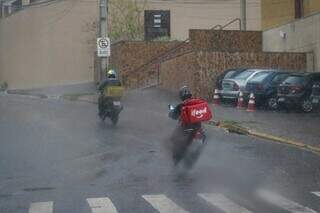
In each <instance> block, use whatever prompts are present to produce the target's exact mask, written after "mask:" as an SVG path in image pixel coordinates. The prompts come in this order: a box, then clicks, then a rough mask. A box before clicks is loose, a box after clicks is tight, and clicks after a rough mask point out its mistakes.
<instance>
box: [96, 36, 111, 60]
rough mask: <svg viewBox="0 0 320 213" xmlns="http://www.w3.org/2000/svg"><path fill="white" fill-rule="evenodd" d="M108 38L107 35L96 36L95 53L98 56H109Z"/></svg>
mask: <svg viewBox="0 0 320 213" xmlns="http://www.w3.org/2000/svg"><path fill="white" fill-rule="evenodd" d="M110 44H111V43H110V39H109V38H108V37H105V38H97V53H98V57H109V56H110V54H111V50H110Z"/></svg>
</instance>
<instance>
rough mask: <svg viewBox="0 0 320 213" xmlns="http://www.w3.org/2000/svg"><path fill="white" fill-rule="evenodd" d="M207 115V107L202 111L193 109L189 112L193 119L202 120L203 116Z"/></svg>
mask: <svg viewBox="0 0 320 213" xmlns="http://www.w3.org/2000/svg"><path fill="white" fill-rule="evenodd" d="M206 113H207V107H205V108H203V109H198V110H196V109H194V110H192V111H191V115H192V116H193V117H197V118H202V117H203V115H204V114H206Z"/></svg>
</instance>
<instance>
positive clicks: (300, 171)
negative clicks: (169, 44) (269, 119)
mask: <svg viewBox="0 0 320 213" xmlns="http://www.w3.org/2000/svg"><path fill="white" fill-rule="evenodd" d="M168 103H176V100H175V99H174V98H172V97H171V96H170V95H168V94H166V93H164V92H160V91H157V90H155V89H151V90H143V91H135V92H130V93H129V94H127V96H126V97H125V98H124V104H125V110H124V111H123V113H122V114H121V118H120V122H119V125H118V126H117V127H113V126H112V125H111V124H110V122H109V121H106V122H105V123H102V122H100V121H99V119H98V118H97V115H96V114H97V106H96V105H94V104H90V103H82V102H70V101H62V100H50V99H43V100H41V99H32V98H25V97H19V96H15V95H10V96H3V95H0V213H9V212H10V213H11V212H12V213H26V212H28V211H29V208H30V205H31V204H32V203H37V202H48V201H50V202H53V212H55V213H62V212H63V213H88V212H94V209H91V208H90V206H89V204H88V202H87V201H86V199H87V198H99V197H108V198H109V199H110V200H111V201H112V203H113V205H114V206H115V208H116V209H117V211H118V212H130V213H135V212H159V211H157V210H156V208H154V207H153V205H152V203H149V202H147V200H146V199H144V198H143V197H142V196H143V195H161V196H165V197H166V198H168V199H170V200H171V201H172V202H174V204H175V205H177V206H179V207H180V208H183V209H185V212H187V211H188V212H199V213H206V212H217V213H220V212H230V213H237V212H238V213H240V212H263V213H264V212H265V213H270V212H276V213H278V212H312V211H311V209H313V210H314V212H320V197H319V196H316V195H315V194H312V193H311V192H318V191H320V156H317V155H315V154H313V153H310V152H306V151H303V150H299V149H296V148H293V147H289V146H284V145H281V144H276V143H270V142H267V141H263V140H260V139H256V138H250V137H247V136H241V135H233V134H228V133H225V132H224V131H223V130H220V129H217V128H215V127H210V126H206V130H207V135H208V145H207V147H206V149H205V151H204V153H203V155H202V156H201V158H200V160H199V162H198V163H197V165H196V167H195V168H194V169H193V170H192V171H191V172H190V173H189V174H188V175H186V176H182V177H180V176H178V175H177V173H176V171H175V170H174V168H173V166H172V164H171V161H170V158H169V156H168V152H167V150H166V148H165V144H166V143H167V141H168V137H169V136H170V133H172V131H173V128H174V127H175V125H176V122H175V121H172V120H170V119H168V118H167V117H166V110H167V104H168ZM265 191H268V192H272V193H271V194H269V195H268V196H262V195H261V194H263V193H262V192H265ZM199 193H216V194H219V195H223V196H224V197H225V198H227V199H229V201H232V202H234V203H236V204H237V208H232V207H230V205H229V207H228V205H225V204H226V203H225V202H221V200H220V204H219V202H218V201H217V199H215V200H214V199H213V201H216V202H218V203H215V205H212V204H210V203H208V202H207V201H205V200H204V199H203V198H201V196H199V195H198V194H199ZM278 195H280V196H282V197H284V198H286V199H287V200H288V201H290V202H289V204H290V205H291V206H290V205H289V204H288V205H289V207H288V205H287V204H286V203H285V202H284V203H283V202H282V204H281V202H279V203H280V204H281V205H282V206H281V205H280V206H277V203H272V202H270V199H269V198H270V197H272V198H275V199H271V200H276V201H273V202H277V201H279V200H281V199H279V197H277V196H278ZM266 197H268V198H266ZM268 199H269V201H268ZM218 200H219V199H218ZM292 202H294V203H292ZM279 203H278V204H279ZM153 204H154V203H153ZM158 204H159V205H160V204H161V205H163V206H165V205H164V204H163V202H160V201H159V202H158ZM295 204H297V205H298V206H297V205H296V206H295ZM221 205H222V207H221ZM223 205H225V206H224V207H223ZM163 206H162V207H161V206H160V209H161V208H162V210H163V209H164V207H163ZM226 206H227V207H226ZM299 206H300V207H301V206H307V207H308V208H302V207H301V208H302V210H301V209H299ZM169 207H170V206H169ZM240 207H241V208H245V209H247V211H244V210H243V209H241V208H240ZM223 208H225V209H224V211H223ZM285 209H287V210H285ZM309 209H310V211H309ZM30 211H31V210H30ZM44 212H46V213H49V212H50V211H44ZM106 212H107V211H106ZM166 212H178V211H177V210H168V209H167V210H166ZM181 212H182V211H181ZM31 213H33V212H31ZM37 213H40V211H39V212H37ZM41 213H42V212H41Z"/></svg>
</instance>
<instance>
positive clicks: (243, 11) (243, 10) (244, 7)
mask: <svg viewBox="0 0 320 213" xmlns="http://www.w3.org/2000/svg"><path fill="white" fill-rule="evenodd" d="M240 16H241V30H244V31H246V30H247V3H246V0H240Z"/></svg>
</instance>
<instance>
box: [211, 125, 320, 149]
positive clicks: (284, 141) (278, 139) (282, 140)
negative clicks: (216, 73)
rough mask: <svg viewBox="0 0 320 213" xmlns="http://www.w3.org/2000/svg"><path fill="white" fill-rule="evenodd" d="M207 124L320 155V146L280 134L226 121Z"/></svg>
mask: <svg viewBox="0 0 320 213" xmlns="http://www.w3.org/2000/svg"><path fill="white" fill-rule="evenodd" d="M207 124H209V125H213V126H217V127H219V128H221V129H225V130H226V131H228V132H230V133H237V134H241V135H248V136H253V137H257V138H261V139H266V140H269V141H274V142H277V143H282V144H287V145H291V146H294V147H296V148H299V149H303V150H307V151H311V152H313V153H315V154H318V155H320V147H316V146H312V145H308V144H305V143H303V142H298V141H294V140H291V139H288V138H283V137H279V136H275V135H271V134H267V133H262V132H258V131H256V130H253V129H248V128H246V127H243V126H240V125H236V124H232V123H227V122H225V121H209V122H208V123H207Z"/></svg>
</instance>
